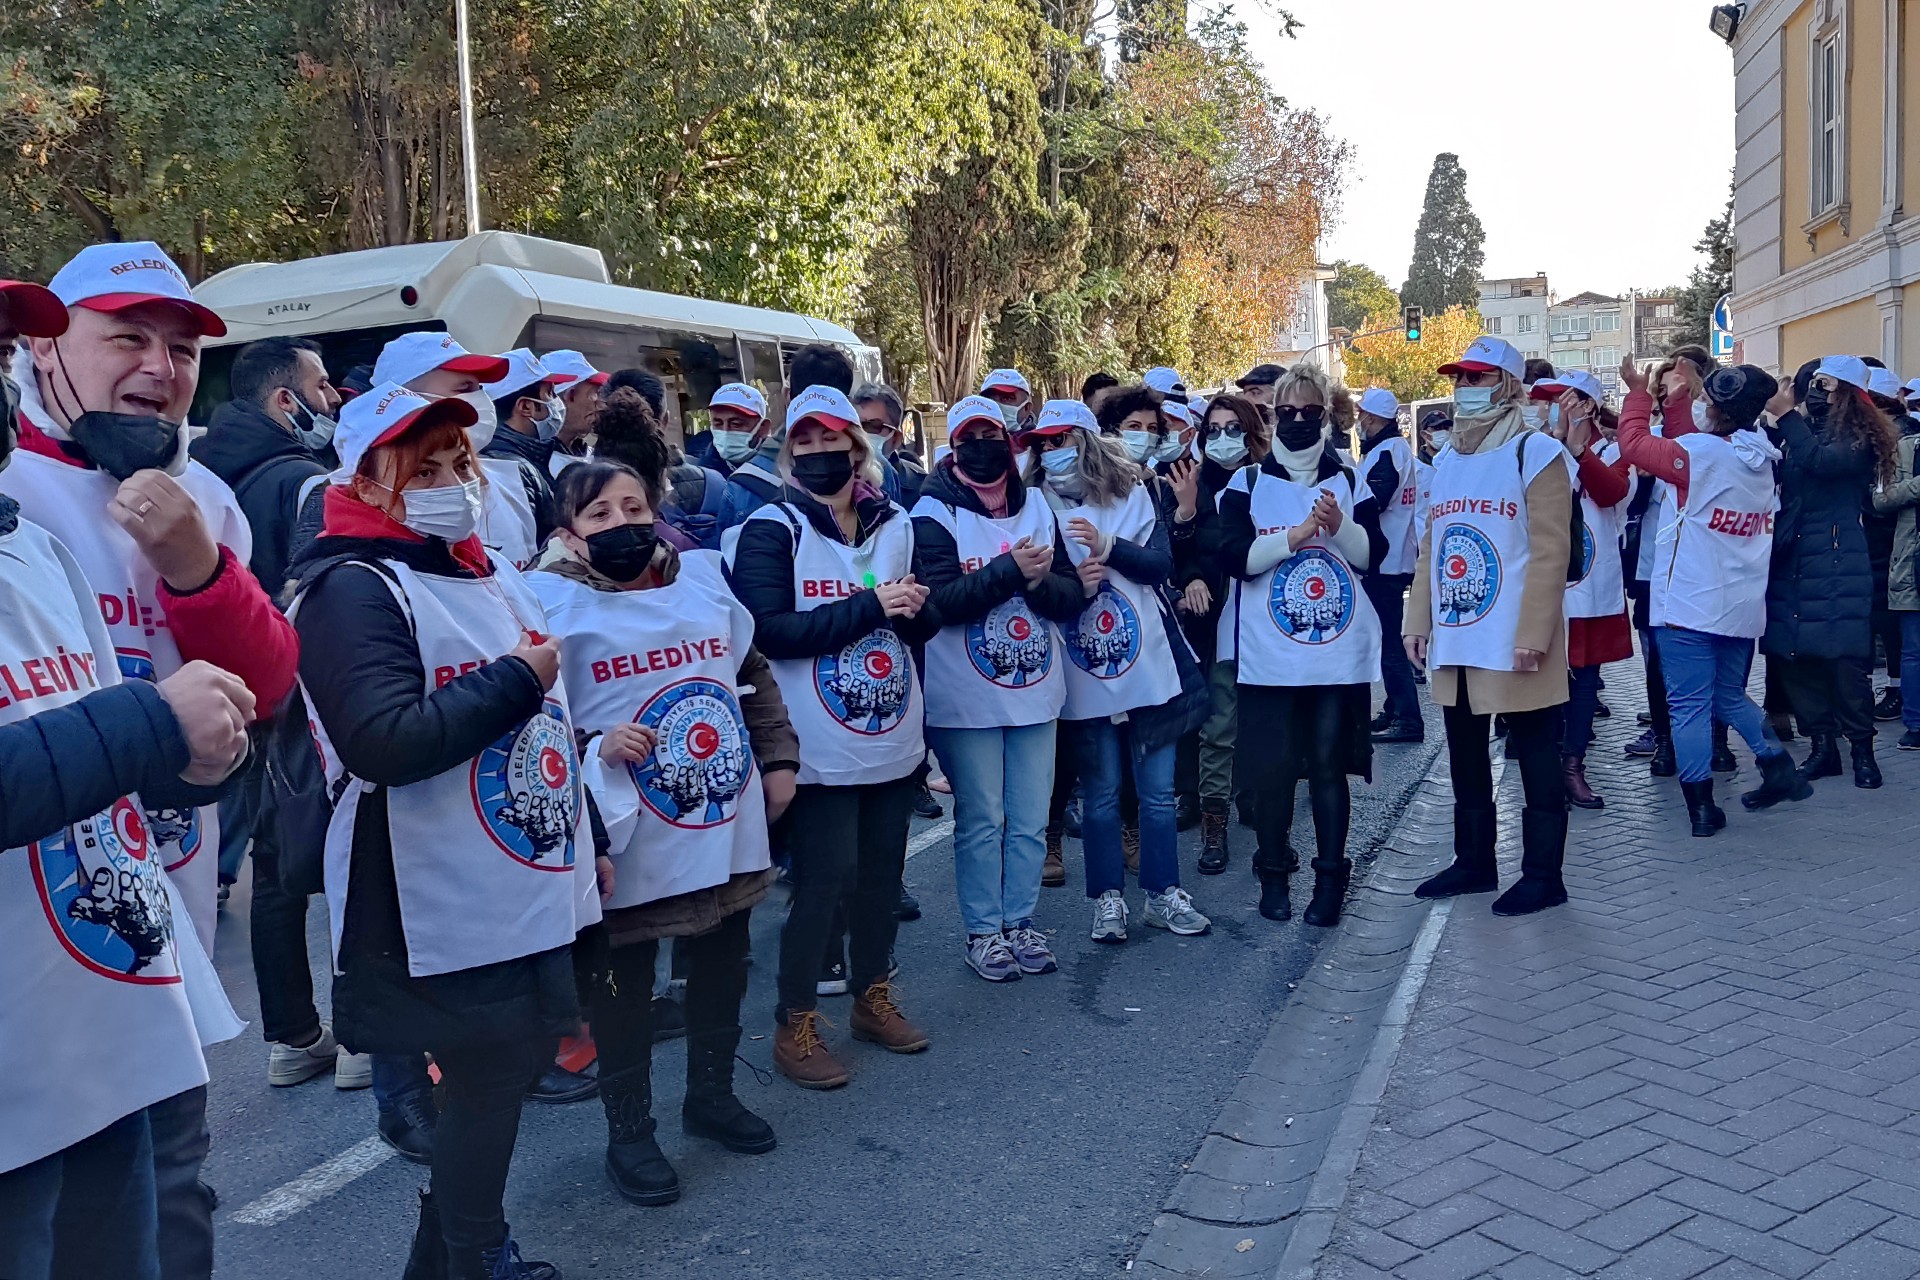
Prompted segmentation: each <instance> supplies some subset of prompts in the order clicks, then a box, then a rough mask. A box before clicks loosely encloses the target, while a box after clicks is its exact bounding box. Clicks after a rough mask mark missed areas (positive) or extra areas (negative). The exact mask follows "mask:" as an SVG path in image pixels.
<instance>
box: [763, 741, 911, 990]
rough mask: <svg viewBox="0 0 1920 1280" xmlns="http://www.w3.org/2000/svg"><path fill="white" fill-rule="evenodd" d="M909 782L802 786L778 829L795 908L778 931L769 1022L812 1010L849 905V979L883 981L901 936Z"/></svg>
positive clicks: (857, 984)
mask: <svg viewBox="0 0 1920 1280" xmlns="http://www.w3.org/2000/svg"><path fill="white" fill-rule="evenodd" d="M914 794H915V787H914V785H913V779H912V777H910V776H909V777H905V778H900V779H898V780H896V781H893V782H876V783H871V784H868V785H865V786H851V787H823V786H813V785H807V786H801V787H798V788H796V789H795V792H794V797H793V804H792V805H791V806H790V807H789V808H788V809H787V813H786V816H785V817H784V818H783V819H782V820H781V824H782V825H783V826H784V827H785V828H786V832H787V849H788V852H789V855H790V857H791V859H792V869H793V904H792V906H791V907H789V908H788V910H787V922H786V924H785V926H784V927H782V929H781V930H780V981H779V987H780V1005H779V1008H778V1010H777V1011H776V1014H775V1016H776V1017H778V1018H779V1019H780V1020H782V1021H785V1019H786V1016H787V1014H788V1012H789V1011H791V1010H795V1009H811V1008H813V1007H814V1006H815V1005H816V1003H817V1002H818V1000H819V997H818V996H817V995H815V994H814V984H815V983H816V982H818V981H819V979H820V966H821V964H822V962H824V961H825V959H826V955H827V945H828V942H829V940H830V939H831V938H832V936H833V931H834V929H833V917H834V912H835V910H836V909H838V908H839V907H840V905H841V903H842V901H843V900H845V901H846V903H847V940H848V944H849V948H848V949H849V954H848V957H847V963H848V964H849V965H850V966H851V967H850V969H849V970H848V974H847V977H848V980H849V983H850V985H851V986H852V987H853V989H854V990H855V991H865V990H866V989H867V987H868V986H869V985H870V984H871V983H874V982H880V981H884V980H885V979H886V976H887V957H888V955H889V954H890V953H891V952H892V951H893V942H894V938H895V936H896V935H897V934H898V932H899V929H900V915H899V907H900V874H901V872H902V871H903V870H904V869H905V868H906V864H907V825H908V823H909V822H910V821H911V820H912V818H913V799H914Z"/></svg>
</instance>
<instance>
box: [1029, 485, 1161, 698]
mask: <svg viewBox="0 0 1920 1280" xmlns="http://www.w3.org/2000/svg"><path fill="white" fill-rule="evenodd" d="M1076 516H1077V517H1080V518H1082V519H1085V520H1088V521H1090V522H1091V523H1092V524H1093V527H1094V528H1096V529H1098V530H1099V531H1100V532H1101V533H1102V534H1110V535H1112V536H1113V538H1114V539H1115V540H1116V541H1120V542H1131V543H1133V544H1134V545H1136V546H1145V545H1146V543H1147V540H1148V539H1149V538H1151V537H1152V536H1153V530H1154V525H1155V524H1156V523H1157V522H1158V519H1159V515H1158V513H1157V512H1156V511H1155V510H1154V506H1153V495H1152V493H1151V492H1150V491H1149V490H1148V489H1147V486H1146V485H1144V484H1136V485H1135V486H1134V487H1133V488H1132V490H1131V491H1129V492H1128V494H1127V496H1126V497H1125V498H1124V499H1123V500H1121V501H1120V502H1117V503H1113V504H1111V505H1108V506H1100V507H1095V506H1086V505H1081V506H1072V507H1062V508H1060V509H1059V510H1057V511H1055V513H1054V518H1055V519H1056V520H1057V521H1059V523H1060V527H1061V528H1062V529H1064V528H1066V526H1067V524H1068V522H1069V521H1071V520H1073V519H1074V518H1075V517H1076ZM1066 544H1067V557H1068V558H1069V559H1070V560H1072V561H1073V563H1074V565H1075V566H1076V567H1077V566H1079V565H1081V564H1083V563H1085V561H1086V559H1087V557H1088V556H1089V555H1091V554H1092V552H1091V551H1089V550H1088V549H1087V548H1086V547H1085V546H1083V545H1081V543H1080V542H1079V540H1078V539H1076V538H1074V537H1073V536H1072V535H1071V534H1068V535H1067V539H1066ZM1060 641H1061V645H1062V647H1063V648H1064V649H1065V651H1066V655H1067V664H1066V668H1065V670H1066V677H1067V701H1066V705H1065V707H1064V708H1063V709H1062V711H1061V713H1060V716H1061V718H1062V719H1064V720H1100V719H1106V718H1107V717H1109V716H1115V715H1119V714H1121V713H1122V712H1126V711H1132V710H1134V709H1135V708H1137V707H1157V706H1159V705H1160V704H1161V703H1163V702H1167V701H1169V700H1171V699H1173V698H1175V697H1178V696H1179V694H1180V669H1179V668H1178V667H1177V666H1175V665H1174V661H1173V649H1172V646H1171V645H1169V644H1168V642H1167V627H1166V623H1165V621H1164V620H1163V618H1162V616H1161V613H1160V598H1159V596H1158V595H1156V594H1155V593H1154V591H1153V589H1152V588H1151V587H1143V586H1141V585H1140V584H1139V583H1137V582H1134V581H1132V580H1131V579H1129V578H1126V577H1124V576H1122V575H1120V574H1118V573H1114V572H1112V571H1111V570H1109V571H1108V573H1107V580H1106V581H1105V582H1103V583H1101V584H1100V590H1099V591H1098V592H1096V593H1095V594H1094V597H1093V599H1091V600H1089V601H1087V607H1086V609H1085V610H1083V611H1082V612H1081V614H1080V616H1079V617H1078V618H1075V619H1074V620H1073V621H1072V622H1069V623H1068V624H1067V625H1066V626H1064V627H1062V628H1060Z"/></svg>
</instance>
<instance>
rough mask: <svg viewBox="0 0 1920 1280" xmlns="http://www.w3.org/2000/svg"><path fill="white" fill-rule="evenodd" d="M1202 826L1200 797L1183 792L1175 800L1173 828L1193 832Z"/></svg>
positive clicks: (1189, 792)
mask: <svg viewBox="0 0 1920 1280" xmlns="http://www.w3.org/2000/svg"><path fill="white" fill-rule="evenodd" d="M1199 825H1200V797H1199V796H1197V795H1195V794H1194V793H1193V792H1191V791H1182V792H1180V793H1179V794H1178V795H1176V796H1174V798H1173V827H1174V830H1176V831H1191V830H1193V829H1194V828H1195V827H1197V826H1199Z"/></svg>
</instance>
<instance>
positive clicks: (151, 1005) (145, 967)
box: [0, 457, 212, 1229]
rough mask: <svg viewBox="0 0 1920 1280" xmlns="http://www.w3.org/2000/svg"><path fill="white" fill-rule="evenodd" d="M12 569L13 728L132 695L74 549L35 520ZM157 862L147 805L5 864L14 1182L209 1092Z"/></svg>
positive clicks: (1, 626)
mask: <svg viewBox="0 0 1920 1280" xmlns="http://www.w3.org/2000/svg"><path fill="white" fill-rule="evenodd" d="M18 462H19V458H18V457H16V459H15V465H16V466H17V465H18ZM9 470H11V468H9ZM101 518H103V519H104V513H102V517H101ZM116 527H117V526H116ZM0 565H4V569H3V570H0V724H15V723H18V722H20V721H23V720H26V719H28V718H29V717H31V716H34V715H38V714H39V713H41V712H43V711H50V710H54V709H56V708H59V707H63V706H66V705H68V704H69V703H73V702H77V701H79V700H80V699H82V698H84V697H86V696H87V695H88V694H89V693H92V692H93V691H94V690H96V689H101V688H106V687H108V686H110V685H115V684H118V683H120V680H121V676H120V672H119V669H118V665H117V664H116V663H115V661H114V652H113V644H112V641H111V640H110V639H109V638H108V635H107V631H106V628H105V625H104V624H103V622H102V620H101V616H100V610H99V603H98V598H97V596H96V594H95V591H94V589H93V588H92V587H91V586H89V585H88V583H87V580H86V578H85V577H84V575H83V574H82V573H81V571H80V568H79V566H78V565H77V564H76V563H75V561H74V559H73V557H72V556H71V555H69V554H68V552H67V549H66V548H65V547H63V546H61V545H60V544H59V543H58V542H57V541H55V540H54V539H53V538H52V537H50V536H48V534H47V533H46V532H45V531H44V530H42V529H40V528H37V527H35V526H34V525H33V524H31V523H29V522H27V521H24V520H23V521H21V522H20V524H19V526H18V527H17V528H15V529H14V530H13V532H11V533H8V534H4V535H0ZM16 781H20V780H16ZM27 781H29V782H30V781H33V780H27ZM39 781H41V782H43V783H44V784H45V785H48V786H52V785H53V780H51V779H42V780H39ZM158 852H159V851H158V850H157V849H156V847H155V846H154V843H153V836H152V832H151V831H150V830H149V828H148V824H147V821H146V818H145V815H144V814H143V813H142V812H141V808H140V801H139V797H137V796H130V797H127V798H124V799H121V800H116V801H114V802H113V803H112V804H111V805H109V806H107V808H106V809H105V810H104V811H103V812H101V813H99V814H96V815H94V816H93V817H90V818H84V819H82V820H80V821H79V822H76V823H73V824H72V825H71V826H68V827H64V828H62V829H60V830H58V831H53V832H49V833H47V834H46V835H45V836H43V837H41V838H40V839H38V840H36V841H34V842H33V843H31V844H29V845H27V846H26V847H25V848H23V849H8V850H4V851H0V972H4V973H5V974H6V990H7V995H6V998H5V999H0V1073H4V1077H5V1080H6V1087H5V1089H4V1090H0V1173H5V1172H7V1171H9V1170H12V1169H17V1168H19V1167H21V1166H22V1165H26V1164H31V1163H33V1162H34V1161H36V1160H39V1159H40V1158H42V1157H43V1156H47V1155H51V1154H52V1153H54V1152H56V1151H59V1150H62V1149H63V1148H66V1147H69V1146H72V1145H73V1144H74V1143H76V1142H79V1141H80V1140H81V1139H83V1138H86V1137H89V1136H91V1135H92V1134H95V1133H98V1132H99V1131H100V1130H102V1129H104V1128H106V1127H107V1126H108V1125H110V1124H112V1123H113V1122H114V1121H116V1120H118V1119H120V1118H121V1117H123V1116H127V1115H131V1114H132V1113H133V1112H135V1111H138V1110H140V1109H141V1108H142V1107H145V1106H148V1105H150V1104H152V1103H155V1102H160V1101H163V1100H165V1099H167V1098H171V1097H173V1096H174V1095H176V1094H179V1093H184V1092H185V1091H187V1090H188V1089H192V1088H195V1087H196V1086H199V1085H202V1084H205V1083H206V1082H207V1067H206V1062H205V1060H204V1059H203V1058H202V1057H201V1055H200V1038H199V1036H198V1035H197V1034H196V1031H195V1027H194V1019H193V1012H192V1009H191V1007H190V1006H189V1004H188V996H187V992H186V988H185V983H184V982H183V981H182V970H183V958H182V955H181V951H182V950H183V949H186V948H192V949H193V950H194V951H195V953H196V955H197V953H198V948H199V943H198V941H197V939H196V938H195V934H194V931H193V930H192V929H179V930H177V929H176V924H175V917H174V913H173V909H172V905H171V900H170V898H169V895H168V893H167V883H166V875H165V873H164V872H163V871H162V870H161V867H160V861H159V857H158ZM208 861H209V862H211V861H212V858H211V855H210V856H209V858H208ZM201 963H202V964H204V963H205V961H204V958H201ZM208 968H209V969H210V968H211V966H208ZM102 1225H103V1224H100V1223H97V1222H96V1223H94V1224H93V1227H94V1229H102Z"/></svg>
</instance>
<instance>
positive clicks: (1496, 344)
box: [1439, 334, 1527, 379]
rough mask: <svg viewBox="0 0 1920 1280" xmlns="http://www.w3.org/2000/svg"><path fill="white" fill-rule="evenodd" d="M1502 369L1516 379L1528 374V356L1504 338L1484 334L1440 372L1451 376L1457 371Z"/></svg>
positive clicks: (1471, 371)
mask: <svg viewBox="0 0 1920 1280" xmlns="http://www.w3.org/2000/svg"><path fill="white" fill-rule="evenodd" d="M1496 369H1497V370H1500V371H1501V372H1504V373H1510V374H1512V375H1513V376H1514V377H1515V378H1516V379H1518V378H1525V377H1526V376H1527V358H1526V357H1525V356H1523V355H1521V354H1520V352H1519V351H1518V350H1516V349H1515V348H1514V345H1513V344H1512V343H1511V342H1508V341H1507V340H1506V339H1504V338H1490V337H1487V336H1486V335H1484V334H1482V335H1481V336H1480V337H1478V338H1475V339H1474V340H1473V345H1472V346H1470V347H1468V348H1467V349H1466V352H1465V353H1464V354H1463V355H1461V357H1460V358H1459V359H1458V360H1455V361H1453V362H1452V363H1451V364H1443V365H1441V366H1440V369H1439V372H1440V373H1441V374H1442V375H1444V376H1448V377H1451V376H1452V375H1453V374H1456V373H1489V372H1492V371H1493V370H1496Z"/></svg>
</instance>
